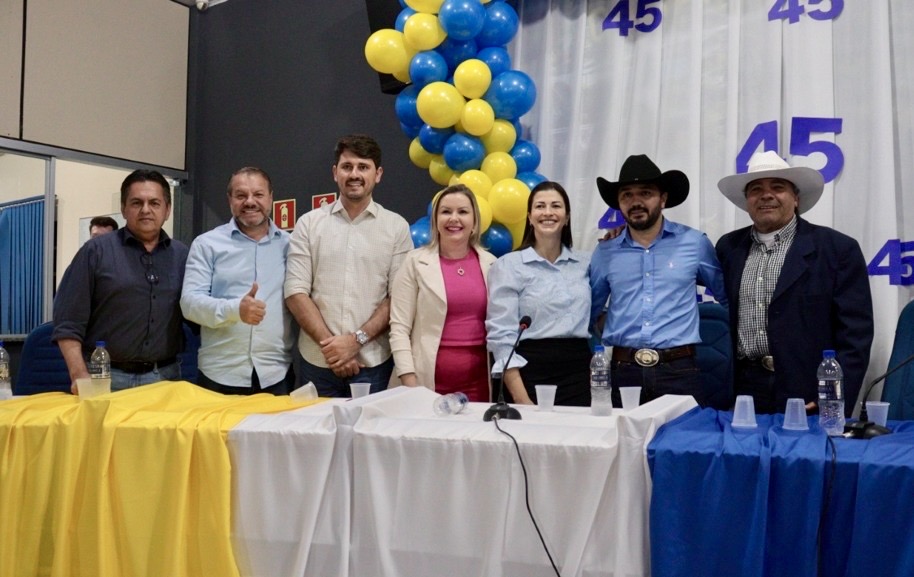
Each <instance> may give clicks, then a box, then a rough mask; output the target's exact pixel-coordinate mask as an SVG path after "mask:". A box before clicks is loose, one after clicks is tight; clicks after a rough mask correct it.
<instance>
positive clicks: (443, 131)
mask: <svg viewBox="0 0 914 577" xmlns="http://www.w3.org/2000/svg"><path fill="white" fill-rule="evenodd" d="M454 132H455V130H454V129H453V128H450V127H448V128H434V127H432V126H429V125H428V124H423V125H422V128H420V129H419V144H421V145H422V148H424V149H425V150H426V151H427V152H430V153H432V154H441V153H443V152H444V145H445V143H446V142H447V139H448V138H450V137H451V135H452V134H454Z"/></svg>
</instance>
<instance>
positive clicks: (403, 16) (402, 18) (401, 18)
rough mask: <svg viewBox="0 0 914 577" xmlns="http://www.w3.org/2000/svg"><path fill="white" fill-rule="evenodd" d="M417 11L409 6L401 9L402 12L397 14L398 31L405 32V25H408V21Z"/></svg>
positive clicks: (396, 26) (396, 24)
mask: <svg viewBox="0 0 914 577" xmlns="http://www.w3.org/2000/svg"><path fill="white" fill-rule="evenodd" d="M415 13H416V11H415V10H413V9H412V8H410V7H409V6H407V7H406V8H404V9H403V10H401V11H400V14H399V15H398V16H397V21H396V23H395V24H394V28H396V29H397V32H403V27H404V26H406V21H407V20H408V19H409V17H410V16H412V15H413V14H415Z"/></svg>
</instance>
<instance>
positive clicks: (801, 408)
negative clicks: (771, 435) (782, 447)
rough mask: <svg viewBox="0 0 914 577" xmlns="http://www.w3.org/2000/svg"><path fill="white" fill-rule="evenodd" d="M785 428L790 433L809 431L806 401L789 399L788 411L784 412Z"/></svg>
mask: <svg viewBox="0 0 914 577" xmlns="http://www.w3.org/2000/svg"><path fill="white" fill-rule="evenodd" d="M784 428H785V429H787V430H788V431H808V430H809V421H807V420H806V401H804V400H803V399H787V410H786V411H784Z"/></svg>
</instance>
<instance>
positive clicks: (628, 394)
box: [619, 387, 641, 411]
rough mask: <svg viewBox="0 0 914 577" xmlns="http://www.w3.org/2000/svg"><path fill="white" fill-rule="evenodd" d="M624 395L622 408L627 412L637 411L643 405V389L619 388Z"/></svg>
mask: <svg viewBox="0 0 914 577" xmlns="http://www.w3.org/2000/svg"><path fill="white" fill-rule="evenodd" d="M619 394H620V395H622V408H623V409H625V410H626V411H629V410H631V409H637V408H638V406H639V405H640V404H641V387H619Z"/></svg>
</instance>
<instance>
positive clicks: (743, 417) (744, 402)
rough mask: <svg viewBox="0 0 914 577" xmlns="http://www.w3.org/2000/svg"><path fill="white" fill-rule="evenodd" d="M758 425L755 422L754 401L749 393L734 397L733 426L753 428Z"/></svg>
mask: <svg viewBox="0 0 914 577" xmlns="http://www.w3.org/2000/svg"><path fill="white" fill-rule="evenodd" d="M757 426H758V423H756V422H755V401H754V400H753V399H752V396H751V395H739V396H737V397H736V406H735V407H734V408H733V427H734V428H736V429H754V428H755V427H757Z"/></svg>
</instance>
